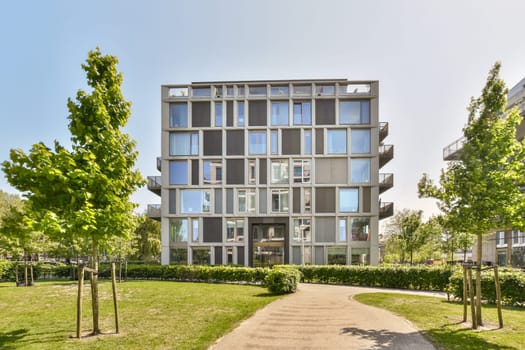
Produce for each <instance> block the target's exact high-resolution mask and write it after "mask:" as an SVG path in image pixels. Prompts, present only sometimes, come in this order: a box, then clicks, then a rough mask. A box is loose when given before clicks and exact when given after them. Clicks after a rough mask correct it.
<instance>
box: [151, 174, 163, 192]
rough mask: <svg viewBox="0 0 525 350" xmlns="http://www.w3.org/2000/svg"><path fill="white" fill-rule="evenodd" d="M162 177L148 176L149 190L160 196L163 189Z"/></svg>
mask: <svg viewBox="0 0 525 350" xmlns="http://www.w3.org/2000/svg"><path fill="white" fill-rule="evenodd" d="M160 179H161V177H160V176H148V190H150V191H151V192H153V193H155V194H157V195H159V196H160V189H161V180H160Z"/></svg>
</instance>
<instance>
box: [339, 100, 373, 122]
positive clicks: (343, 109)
mask: <svg viewBox="0 0 525 350" xmlns="http://www.w3.org/2000/svg"><path fill="white" fill-rule="evenodd" d="M339 123H340V124H369V123H370V102H369V101H340V102H339Z"/></svg>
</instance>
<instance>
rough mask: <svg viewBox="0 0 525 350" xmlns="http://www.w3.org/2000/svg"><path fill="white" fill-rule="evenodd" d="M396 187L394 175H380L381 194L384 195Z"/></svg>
mask: <svg viewBox="0 0 525 350" xmlns="http://www.w3.org/2000/svg"><path fill="white" fill-rule="evenodd" d="M393 186H394V174H392V173H386V174H384V173H380V174H379V193H383V192H385V191H386V190H389V189H391V188H392V187H393Z"/></svg>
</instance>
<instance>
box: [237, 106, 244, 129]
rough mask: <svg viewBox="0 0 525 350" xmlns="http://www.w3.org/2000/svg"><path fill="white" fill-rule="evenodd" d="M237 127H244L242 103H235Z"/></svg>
mask: <svg viewBox="0 0 525 350" xmlns="http://www.w3.org/2000/svg"><path fill="white" fill-rule="evenodd" d="M237 126H244V102H238V103H237Z"/></svg>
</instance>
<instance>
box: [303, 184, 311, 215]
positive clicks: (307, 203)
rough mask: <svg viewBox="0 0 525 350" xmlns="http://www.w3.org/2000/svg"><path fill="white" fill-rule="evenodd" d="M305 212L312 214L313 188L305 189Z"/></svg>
mask: <svg viewBox="0 0 525 350" xmlns="http://www.w3.org/2000/svg"><path fill="white" fill-rule="evenodd" d="M304 212H305V213H311V212H312V189H311V188H305V189H304Z"/></svg>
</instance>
